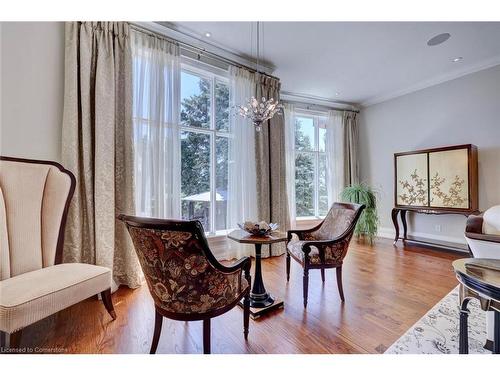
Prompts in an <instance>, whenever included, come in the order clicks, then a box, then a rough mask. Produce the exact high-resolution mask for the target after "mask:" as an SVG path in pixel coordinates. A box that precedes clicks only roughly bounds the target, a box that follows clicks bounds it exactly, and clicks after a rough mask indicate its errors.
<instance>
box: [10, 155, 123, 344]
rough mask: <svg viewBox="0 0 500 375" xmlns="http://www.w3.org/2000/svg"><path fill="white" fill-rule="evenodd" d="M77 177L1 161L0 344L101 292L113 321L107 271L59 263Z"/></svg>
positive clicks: (54, 168) (38, 164)
mask: <svg viewBox="0 0 500 375" xmlns="http://www.w3.org/2000/svg"><path fill="white" fill-rule="evenodd" d="M74 190H75V177H74V176H73V174H72V173H71V172H69V171H68V170H66V169H64V168H63V167H62V166H61V165H60V164H58V163H55V162H51V161H40V160H28V159H18V158H10V157H0V346H2V347H7V348H8V347H10V346H16V344H17V343H18V341H19V339H20V334H18V333H20V332H21V331H20V330H21V329H22V328H24V327H26V326H28V325H30V324H32V323H35V322H36V321H38V320H41V319H43V318H45V317H47V316H49V315H52V314H54V313H56V312H58V311H60V310H62V309H65V308H66V307H69V306H71V305H73V304H75V303H77V302H80V301H82V300H84V299H86V298H89V297H91V296H94V295H96V294H98V293H101V296H102V301H103V303H104V306H105V307H106V309H107V310H108V312H109V314H110V315H111V316H112V318H113V319H115V318H116V314H115V312H114V309H113V304H112V302H111V289H110V288H111V271H110V270H109V269H108V268H105V267H99V266H94V265H90V264H79V263H67V264H64V263H61V262H62V250H63V244H64V228H65V224H66V217H67V213H68V208H69V204H70V201H71V198H72V196H73V192H74Z"/></svg>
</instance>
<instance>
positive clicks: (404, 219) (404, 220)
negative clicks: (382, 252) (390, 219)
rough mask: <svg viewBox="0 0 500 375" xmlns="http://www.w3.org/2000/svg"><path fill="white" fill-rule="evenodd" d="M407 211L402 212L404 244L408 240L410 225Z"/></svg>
mask: <svg viewBox="0 0 500 375" xmlns="http://www.w3.org/2000/svg"><path fill="white" fill-rule="evenodd" d="M406 212H407V211H406V210H401V222H402V223H403V242H404V241H406V240H407V236H406V235H407V233H408V225H407V224H406Z"/></svg>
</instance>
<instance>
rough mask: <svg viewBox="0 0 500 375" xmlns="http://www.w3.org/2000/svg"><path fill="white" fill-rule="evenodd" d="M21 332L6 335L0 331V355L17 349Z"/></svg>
mask: <svg viewBox="0 0 500 375" xmlns="http://www.w3.org/2000/svg"><path fill="white" fill-rule="evenodd" d="M21 337H22V331H16V332H12V333H7V332H3V331H0V354H2V353H3V351H5V352H9V350H10V349H15V348H19V345H20V343H21Z"/></svg>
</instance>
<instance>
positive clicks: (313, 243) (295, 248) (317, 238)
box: [286, 203, 365, 307]
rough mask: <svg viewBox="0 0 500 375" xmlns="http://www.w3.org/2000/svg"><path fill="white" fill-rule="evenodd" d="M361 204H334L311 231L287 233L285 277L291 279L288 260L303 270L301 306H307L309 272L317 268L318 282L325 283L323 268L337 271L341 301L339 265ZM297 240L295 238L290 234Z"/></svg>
mask: <svg viewBox="0 0 500 375" xmlns="http://www.w3.org/2000/svg"><path fill="white" fill-rule="evenodd" d="M364 208H365V206H364V205H359V204H352V203H334V204H333V206H332V207H331V208H330V211H328V214H327V215H326V217H325V219H324V220H323V221H322V222H321V223H320V224H318V225H317V226H315V227H314V228H311V229H305V230H289V231H288V235H287V253H286V278H287V281H288V280H289V279H290V258H293V259H295V260H296V261H297V262H299V263H300V264H301V265H302V267H303V269H304V276H303V293H304V307H307V293H308V287H309V270H310V269H320V270H321V279H322V280H323V282H324V281H325V269H326V268H335V269H336V270H337V285H338V288H339V294H340V298H341V300H342V301H344V291H343V288H342V263H343V261H344V258H345V256H346V254H347V249H348V247H349V242H350V241H351V238H352V234H353V232H354V228H355V227H356V223H357V221H358V219H359V217H360V216H361V212H362V211H363V209H364ZM294 234H295V235H296V236H297V237H298V238H297V239H294V238H293V235H294Z"/></svg>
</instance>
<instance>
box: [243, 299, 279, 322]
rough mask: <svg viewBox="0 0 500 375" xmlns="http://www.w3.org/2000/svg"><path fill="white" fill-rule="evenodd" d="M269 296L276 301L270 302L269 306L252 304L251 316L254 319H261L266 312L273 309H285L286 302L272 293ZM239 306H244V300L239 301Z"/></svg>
mask: <svg viewBox="0 0 500 375" xmlns="http://www.w3.org/2000/svg"><path fill="white" fill-rule="evenodd" d="M269 297H270V298H271V299H272V300H273V301H274V302H273V303H272V304H268V305H267V306H264V307H256V306H252V305H250V317H251V318H252V319H253V320H256V319H259V318H261V317H262V316H263V315H266V314H268V313H270V312H271V311H274V310H279V309H283V308H284V307H285V303H284V302H283V300H282V299H279V298H276V297H272V296H271V295H269ZM238 306H240V307H241V308H243V300H241V301H240V302H239V303H238Z"/></svg>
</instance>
